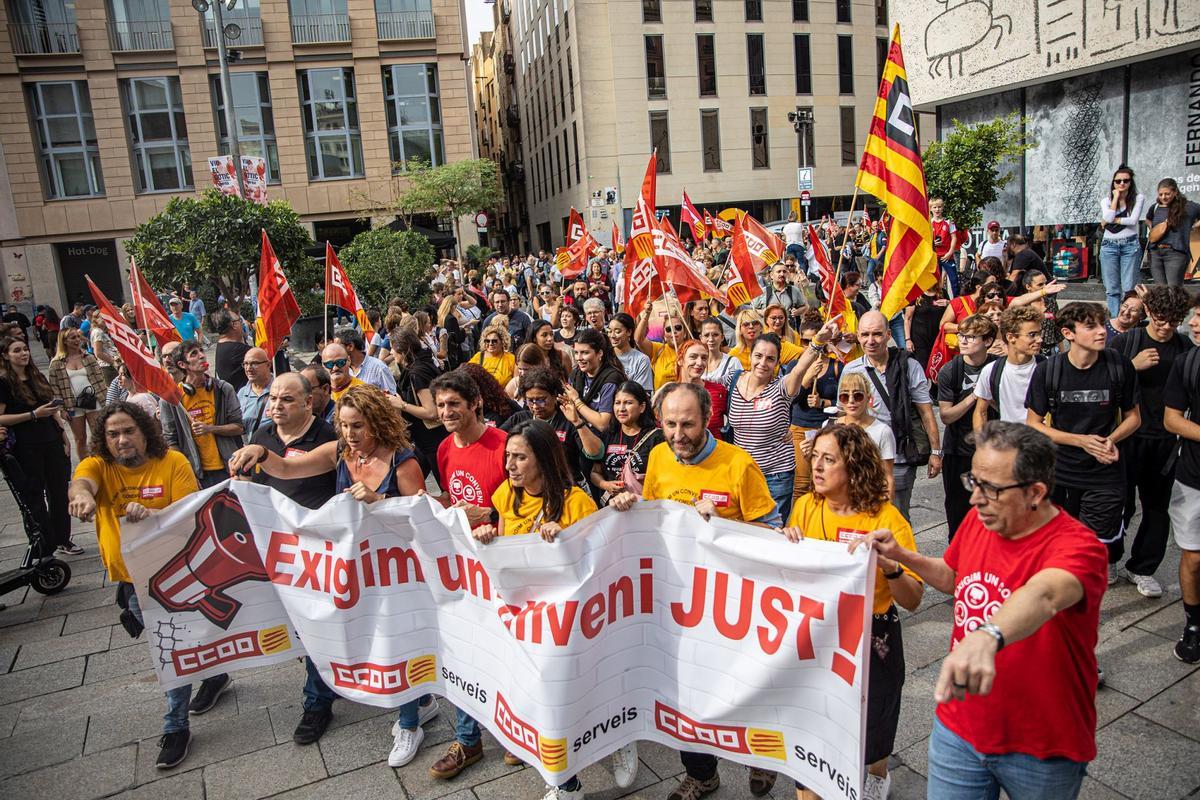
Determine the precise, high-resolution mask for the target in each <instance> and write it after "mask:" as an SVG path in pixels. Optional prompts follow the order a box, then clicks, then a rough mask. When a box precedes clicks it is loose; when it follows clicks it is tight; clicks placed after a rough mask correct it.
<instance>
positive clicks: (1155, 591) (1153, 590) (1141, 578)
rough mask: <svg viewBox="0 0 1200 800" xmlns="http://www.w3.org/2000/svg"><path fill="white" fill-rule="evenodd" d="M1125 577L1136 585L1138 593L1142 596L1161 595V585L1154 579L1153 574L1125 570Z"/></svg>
mask: <svg viewBox="0 0 1200 800" xmlns="http://www.w3.org/2000/svg"><path fill="white" fill-rule="evenodd" d="M1125 577H1126V578H1128V579H1129V582H1130V583H1132V584H1133V585H1134V586H1136V587H1137V590H1138V593H1139V594H1141V595H1142V597H1162V594H1163V590H1162V585H1161V584H1159V582H1158V581H1156V580H1154V576H1153V575H1134V574H1133V573H1132V572H1127V573H1125Z"/></svg>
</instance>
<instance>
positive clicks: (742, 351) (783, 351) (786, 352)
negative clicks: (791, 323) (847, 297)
mask: <svg viewBox="0 0 1200 800" xmlns="http://www.w3.org/2000/svg"><path fill="white" fill-rule="evenodd" d="M780 344H782V345H783V347H781V348H780V353H779V363H781V364H791V363H792V362H793V361H795V360H796V359H797V358H799V357H800V356H802V355H804V348H803V347H800V346H799V345H794V344H792V343H791V342H780ZM750 350H751V348H749V347H735V348H733V349H732V350H730V351H729V355H731V356H733V357H734V358H736V359H737V360H738V361H740V362H741V363H742V369H743V370H749V369H750ZM776 371H778V370H776Z"/></svg>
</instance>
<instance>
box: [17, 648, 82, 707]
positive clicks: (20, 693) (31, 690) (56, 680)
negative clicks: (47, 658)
mask: <svg viewBox="0 0 1200 800" xmlns="http://www.w3.org/2000/svg"><path fill="white" fill-rule="evenodd" d="M83 662H84V659H82V658H72V659H69V660H67V661H60V662H58V663H57V664H47V665H45V666H43V667H34V668H33V669H23V670H20V671H18V672H10V673H8V674H7V675H0V705H4V704H7V703H15V702H17V701H19V700H28V699H29V698H31V697H40V696H41V695H45V694H50V693H51V692H58V691H62V690H63V689H69V688H71V687H73V686H79V684H80V683H82V682H83Z"/></svg>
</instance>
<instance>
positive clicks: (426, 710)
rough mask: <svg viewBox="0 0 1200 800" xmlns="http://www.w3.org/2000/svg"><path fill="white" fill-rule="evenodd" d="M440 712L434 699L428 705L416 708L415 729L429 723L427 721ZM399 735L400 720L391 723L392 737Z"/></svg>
mask: <svg viewBox="0 0 1200 800" xmlns="http://www.w3.org/2000/svg"><path fill="white" fill-rule="evenodd" d="M440 710H441V709H439V708H438V701H437V698H436V697H435V698H433V700H432V701H431V702H430V703H429V704H428V705H423V706H417V727H420V726H422V725H424V724H425V723H426V722H429V720H431V719H433V718H434V717H436V716H437V715H438V712H439V711H440ZM399 735H400V720H396V721H395V722H393V723H392V737H393V738H394V737H396V736H399Z"/></svg>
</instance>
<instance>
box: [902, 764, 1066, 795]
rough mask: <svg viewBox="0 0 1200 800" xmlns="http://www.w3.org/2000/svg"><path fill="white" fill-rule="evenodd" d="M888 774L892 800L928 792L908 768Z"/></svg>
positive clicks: (919, 776) (923, 782)
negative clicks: (890, 777) (890, 778)
mask: <svg viewBox="0 0 1200 800" xmlns="http://www.w3.org/2000/svg"><path fill="white" fill-rule="evenodd" d="M888 774H890V775H891V776H892V790H891V792H890V793H889V794H888V797H889V798H891V800H923V798H924V797H925V792H926V788H925V776H924V775H920V774H918V773H916V772H914V771H913V770H911V769H909V768H908V767H897V768H896V769H889V770H888ZM1085 797H1086V795H1085Z"/></svg>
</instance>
